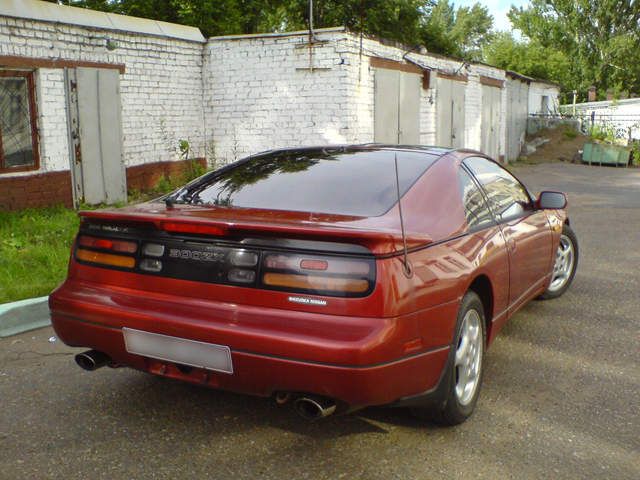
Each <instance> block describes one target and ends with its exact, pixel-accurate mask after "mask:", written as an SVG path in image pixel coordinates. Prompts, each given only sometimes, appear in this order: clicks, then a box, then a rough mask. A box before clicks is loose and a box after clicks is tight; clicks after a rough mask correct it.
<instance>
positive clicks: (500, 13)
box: [451, 0, 529, 30]
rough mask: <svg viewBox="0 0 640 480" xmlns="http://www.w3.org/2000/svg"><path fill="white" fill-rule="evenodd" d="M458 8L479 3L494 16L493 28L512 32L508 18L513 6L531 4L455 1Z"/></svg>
mask: <svg viewBox="0 0 640 480" xmlns="http://www.w3.org/2000/svg"><path fill="white" fill-rule="evenodd" d="M451 3H454V4H455V5H456V7H470V6H472V5H473V4H474V3H479V4H481V5H483V6H485V7H487V8H488V9H489V13H490V14H491V15H493V27H494V28H495V29H496V30H511V28H512V27H511V22H510V21H509V19H508V18H507V12H508V11H509V9H510V8H511V5H515V6H516V7H523V6H525V5H527V4H528V3H529V0H489V1H480V0H453V1H452V2H451Z"/></svg>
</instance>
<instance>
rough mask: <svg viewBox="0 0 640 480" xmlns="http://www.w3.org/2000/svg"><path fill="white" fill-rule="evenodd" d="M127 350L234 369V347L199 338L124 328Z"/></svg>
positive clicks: (198, 365)
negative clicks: (192, 338)
mask: <svg viewBox="0 0 640 480" xmlns="http://www.w3.org/2000/svg"><path fill="white" fill-rule="evenodd" d="M122 333H123V335H124V344H125V348H126V349H127V352H129V353H133V354H136V355H142V356H143V357H151V358H155V359H158V360H165V361H167V362H173V363H178V364H181V365H189V366H191V367H196V368H205V369H207V370H213V371H216V372H224V373H233V364H232V363H231V349H230V348H229V347H227V346H225V345H216V344H214V343H206V342H198V341H196V340H187V339H186V338H179V337H171V336H169V335H161V334H159V333H151V332H145V331H142V330H135V329H133V328H126V327H125V328H123V329H122Z"/></svg>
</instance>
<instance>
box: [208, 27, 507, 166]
mask: <svg viewBox="0 0 640 480" xmlns="http://www.w3.org/2000/svg"><path fill="white" fill-rule="evenodd" d="M317 37H318V39H319V40H320V43H319V44H317V45H316V46H315V47H313V52H314V53H313V67H314V69H315V70H314V71H311V70H310V66H311V63H310V62H311V60H310V58H309V47H308V34H307V33H306V32H301V33H298V34H295V33H292V34H287V35H248V36H240V37H237V36H234V37H217V38H212V39H210V40H209V42H208V43H207V45H206V47H205V65H204V70H205V73H204V78H205V96H204V97H205V118H206V122H205V123H206V125H207V128H206V137H207V141H208V142H211V141H213V144H214V147H215V155H216V157H217V160H218V161H219V162H221V163H224V162H228V161H232V160H234V159H237V158H240V157H242V156H244V155H248V154H251V153H256V152H259V151H262V150H265V149H271V148H279V147H287V146H296V145H310V144H327V143H367V142H372V141H373V140H374V88H375V68H373V67H371V65H370V59H371V58H372V57H382V58H386V59H390V60H395V61H402V59H403V56H404V55H405V54H406V51H405V50H403V49H401V48H397V47H394V46H389V45H384V44H382V43H381V42H379V41H376V40H373V39H370V38H364V39H362V48H360V38H359V36H358V35H355V34H351V33H348V32H344V31H343V30H342V29H326V30H322V31H319V32H317ZM407 57H408V58H410V59H411V60H413V61H415V62H417V63H419V64H420V65H421V66H423V67H426V68H431V69H434V72H433V75H435V70H437V69H441V70H443V71H446V72H448V73H454V72H456V71H458V70H459V69H460V67H461V65H462V64H461V62H460V61H457V60H452V59H448V58H443V57H440V56H436V55H429V54H427V55H421V54H417V53H411V54H408V55H407ZM460 73H462V74H466V75H468V82H467V83H466V85H465V84H462V85H465V86H464V87H463V88H465V89H466V98H465V112H466V117H465V122H466V125H465V146H466V147H467V148H473V149H480V148H481V128H480V122H481V109H482V103H481V102H482V95H481V86H480V76H481V75H484V76H488V77H491V78H495V79H498V80H504V79H505V72H504V71H503V70H500V69H498V68H494V67H490V66H486V65H478V64H473V65H470V66H469V67H468V68H462V70H461V71H460ZM432 85H434V86H435V82H432ZM437 93H438V92H437V89H435V88H427V89H421V95H420V142H421V143H422V144H425V145H433V144H435V142H436V103H437ZM502 95H503V100H502V104H501V106H502V108H501V113H500V141H499V143H500V155H504V154H505V153H506V145H505V142H506V122H505V118H506V102H507V96H506V89H503V91H502Z"/></svg>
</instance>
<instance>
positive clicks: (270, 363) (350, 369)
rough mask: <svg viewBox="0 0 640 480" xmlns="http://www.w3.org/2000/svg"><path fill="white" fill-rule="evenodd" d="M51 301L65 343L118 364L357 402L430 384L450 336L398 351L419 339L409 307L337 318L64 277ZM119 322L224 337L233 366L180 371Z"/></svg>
mask: <svg viewBox="0 0 640 480" xmlns="http://www.w3.org/2000/svg"><path fill="white" fill-rule="evenodd" d="M50 307H51V318H52V323H53V326H54V329H55V331H56V333H57V335H58V336H59V338H60V339H61V340H62V341H64V342H65V343H66V344H68V345H71V346H82V347H87V348H91V349H95V350H99V351H101V352H104V353H106V354H107V355H109V356H110V357H111V358H112V359H113V361H114V362H115V363H118V364H122V365H127V366H130V367H133V368H136V369H139V370H143V371H146V372H149V373H153V374H158V375H163V376H167V377H172V378H176V379H180V380H184V381H189V382H192V383H199V384H202V385H206V386H209V387H213V388H220V389H225V390H231V391H235V392H241V393H247V394H253V395H260V396H269V395H271V394H273V393H274V392H278V391H283V392H300V393H313V394H317V395H323V396H327V397H331V398H334V399H336V400H339V401H342V402H344V403H346V404H349V405H353V406H365V405H383V404H389V403H393V402H395V401H397V400H399V399H400V398H403V397H408V396H412V395H416V394H419V393H421V392H425V391H428V390H430V389H432V388H433V387H435V386H436V384H437V383H438V381H439V379H440V376H441V373H442V370H443V368H444V365H445V363H446V359H447V356H448V353H449V346H448V345H428V344H427V345H426V346H424V347H423V348H422V349H420V350H417V351H411V352H408V353H407V352H404V353H403V352H402V347H401V346H402V345H405V344H406V343H407V342H410V341H411V340H414V339H415V338H414V337H415V331H416V330H415V323H414V320H415V319H414V318H412V317H411V316H407V317H399V318H391V319H389V318H384V319H383V318H355V317H339V316H336V315H323V314H318V313H311V312H301V311H289V310H281V309H265V308H255V307H251V306H246V305H227V304H223V303H221V302H206V301H202V300H197V301H196V300H194V299H191V300H189V299H184V298H172V297H170V296H167V295H160V294H149V293H148V292H142V291H137V292H135V291H132V290H128V289H127V291H124V290H123V291H118V290H117V289H114V288H109V289H106V288H100V287H99V286H95V285H89V284H86V283H82V284H81V283H79V282H72V281H69V280H68V281H67V282H65V284H63V285H62V286H61V287H60V288H59V289H58V290H56V291H55V292H54V293H53V294H52V295H51V297H50ZM430 313H431V314H434V315H445V314H446V315H454V316H455V308H452V306H451V305H444V306H441V307H437V308H436V310H435V311H433V312H430ZM422 315H424V312H422ZM339 325H342V327H343V328H342V329H340V328H337V326H339ZM123 327H128V328H133V329H137V330H142V331H146V332H152V333H159V334H163V335H169V336H172V337H178V338H186V339H190V340H196V341H201V342H206V343H215V344H220V345H225V346H228V347H229V348H230V349H231V359H232V362H233V373H232V374H228V373H221V372H214V371H209V370H203V369H197V368H196V369H192V370H191V371H184V369H182V370H181V369H178V367H177V366H176V365H174V364H172V363H171V362H166V361H160V360H156V359H151V358H147V357H143V356H139V355H134V354H131V353H129V352H128V351H127V350H126V348H125V342H124V336H123V331H122V328H123ZM427 343H428V342H427ZM394 351H395V352H394Z"/></svg>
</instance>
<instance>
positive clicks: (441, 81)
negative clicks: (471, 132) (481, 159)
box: [436, 76, 467, 148]
mask: <svg viewBox="0 0 640 480" xmlns="http://www.w3.org/2000/svg"><path fill="white" fill-rule="evenodd" d="M466 86H467V84H466V83H464V82H460V81H456V80H451V79H448V78H442V77H440V76H438V81H437V84H436V88H437V96H438V100H437V110H436V111H437V115H438V120H437V127H436V128H437V130H436V141H437V143H438V145H439V146H442V147H454V148H460V147H464V146H465V143H466V142H465V130H464V128H465V124H464V99H465V88H466Z"/></svg>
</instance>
